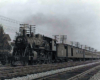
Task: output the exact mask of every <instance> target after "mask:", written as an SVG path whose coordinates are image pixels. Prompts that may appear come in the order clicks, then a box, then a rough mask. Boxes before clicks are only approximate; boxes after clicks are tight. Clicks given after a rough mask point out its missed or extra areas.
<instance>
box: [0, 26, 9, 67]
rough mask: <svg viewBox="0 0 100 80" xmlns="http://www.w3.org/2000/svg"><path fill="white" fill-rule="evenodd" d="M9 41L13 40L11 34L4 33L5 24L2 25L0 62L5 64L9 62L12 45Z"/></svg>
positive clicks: (0, 32) (0, 27) (0, 31)
mask: <svg viewBox="0 0 100 80" xmlns="http://www.w3.org/2000/svg"><path fill="white" fill-rule="evenodd" d="M9 41H11V39H10V37H9V35H8V34H5V33H4V30H3V26H2V25H0V62H1V64H3V65H5V64H6V63H7V61H8V57H9V56H10V50H11V45H10V44H9Z"/></svg>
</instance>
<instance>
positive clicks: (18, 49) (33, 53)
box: [11, 25, 56, 65]
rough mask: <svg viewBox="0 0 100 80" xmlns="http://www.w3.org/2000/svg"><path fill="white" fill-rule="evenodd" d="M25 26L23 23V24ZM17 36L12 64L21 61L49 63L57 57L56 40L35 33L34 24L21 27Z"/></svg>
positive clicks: (24, 63) (24, 62)
mask: <svg viewBox="0 0 100 80" xmlns="http://www.w3.org/2000/svg"><path fill="white" fill-rule="evenodd" d="M22 26H23V25H22ZM19 32H20V33H19V34H18V35H17V36H16V39H15V46H14V49H13V53H12V58H11V64H12V65H13V64H14V63H15V62H16V61H21V63H22V64H23V65H26V64H34V63H48V62H51V61H52V60H54V59H55V54H56V40H54V39H52V38H49V37H46V36H43V35H41V34H34V33H33V28H32V26H28V25H27V26H24V27H20V31H19Z"/></svg>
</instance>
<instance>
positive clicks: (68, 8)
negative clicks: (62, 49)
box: [0, 0, 100, 51]
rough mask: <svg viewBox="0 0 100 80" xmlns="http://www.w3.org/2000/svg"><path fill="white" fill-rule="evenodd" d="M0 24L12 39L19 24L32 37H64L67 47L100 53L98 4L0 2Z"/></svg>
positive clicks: (87, 0)
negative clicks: (31, 27)
mask: <svg viewBox="0 0 100 80" xmlns="http://www.w3.org/2000/svg"><path fill="white" fill-rule="evenodd" d="M4 17H7V18H8V19H7V18H4ZM9 18H10V19H9ZM11 19H14V20H15V22H13V21H11ZM0 22H1V24H2V25H3V26H4V29H5V31H6V33H9V34H10V36H11V38H12V39H13V38H14V36H15V32H16V31H18V29H19V24H22V23H28V24H32V25H36V33H40V34H43V35H46V36H50V37H52V35H67V43H70V41H73V42H79V43H80V44H82V45H87V46H89V47H92V48H94V49H97V50H98V51H100V45H99V44H100V0H0Z"/></svg>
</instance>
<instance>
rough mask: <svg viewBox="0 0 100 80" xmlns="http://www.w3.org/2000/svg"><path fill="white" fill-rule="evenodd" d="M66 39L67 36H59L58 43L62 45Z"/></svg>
mask: <svg viewBox="0 0 100 80" xmlns="http://www.w3.org/2000/svg"><path fill="white" fill-rule="evenodd" d="M66 39H67V35H61V36H60V41H61V43H62V44H64V42H65V43H66Z"/></svg>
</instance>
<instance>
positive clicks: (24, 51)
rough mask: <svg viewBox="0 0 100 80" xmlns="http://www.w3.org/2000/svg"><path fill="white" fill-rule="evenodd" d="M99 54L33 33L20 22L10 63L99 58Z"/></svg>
mask: <svg viewBox="0 0 100 80" xmlns="http://www.w3.org/2000/svg"><path fill="white" fill-rule="evenodd" d="M99 58H100V55H97V54H95V53H94V52H91V51H88V50H85V49H82V48H78V47H75V46H72V45H68V44H62V43H57V42H56V40H55V39H52V38H50V37H47V36H44V35H41V34H35V33H34V32H33V28H32V26H29V25H25V24H22V25H21V27H20V30H19V34H17V36H16V39H15V45H14V49H13V53H12V57H11V58H10V59H11V64H12V65H13V64H14V63H15V62H16V61H20V62H21V63H22V64H23V65H26V64H35V63H50V62H61V61H68V60H69V59H72V60H89V59H99Z"/></svg>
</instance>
